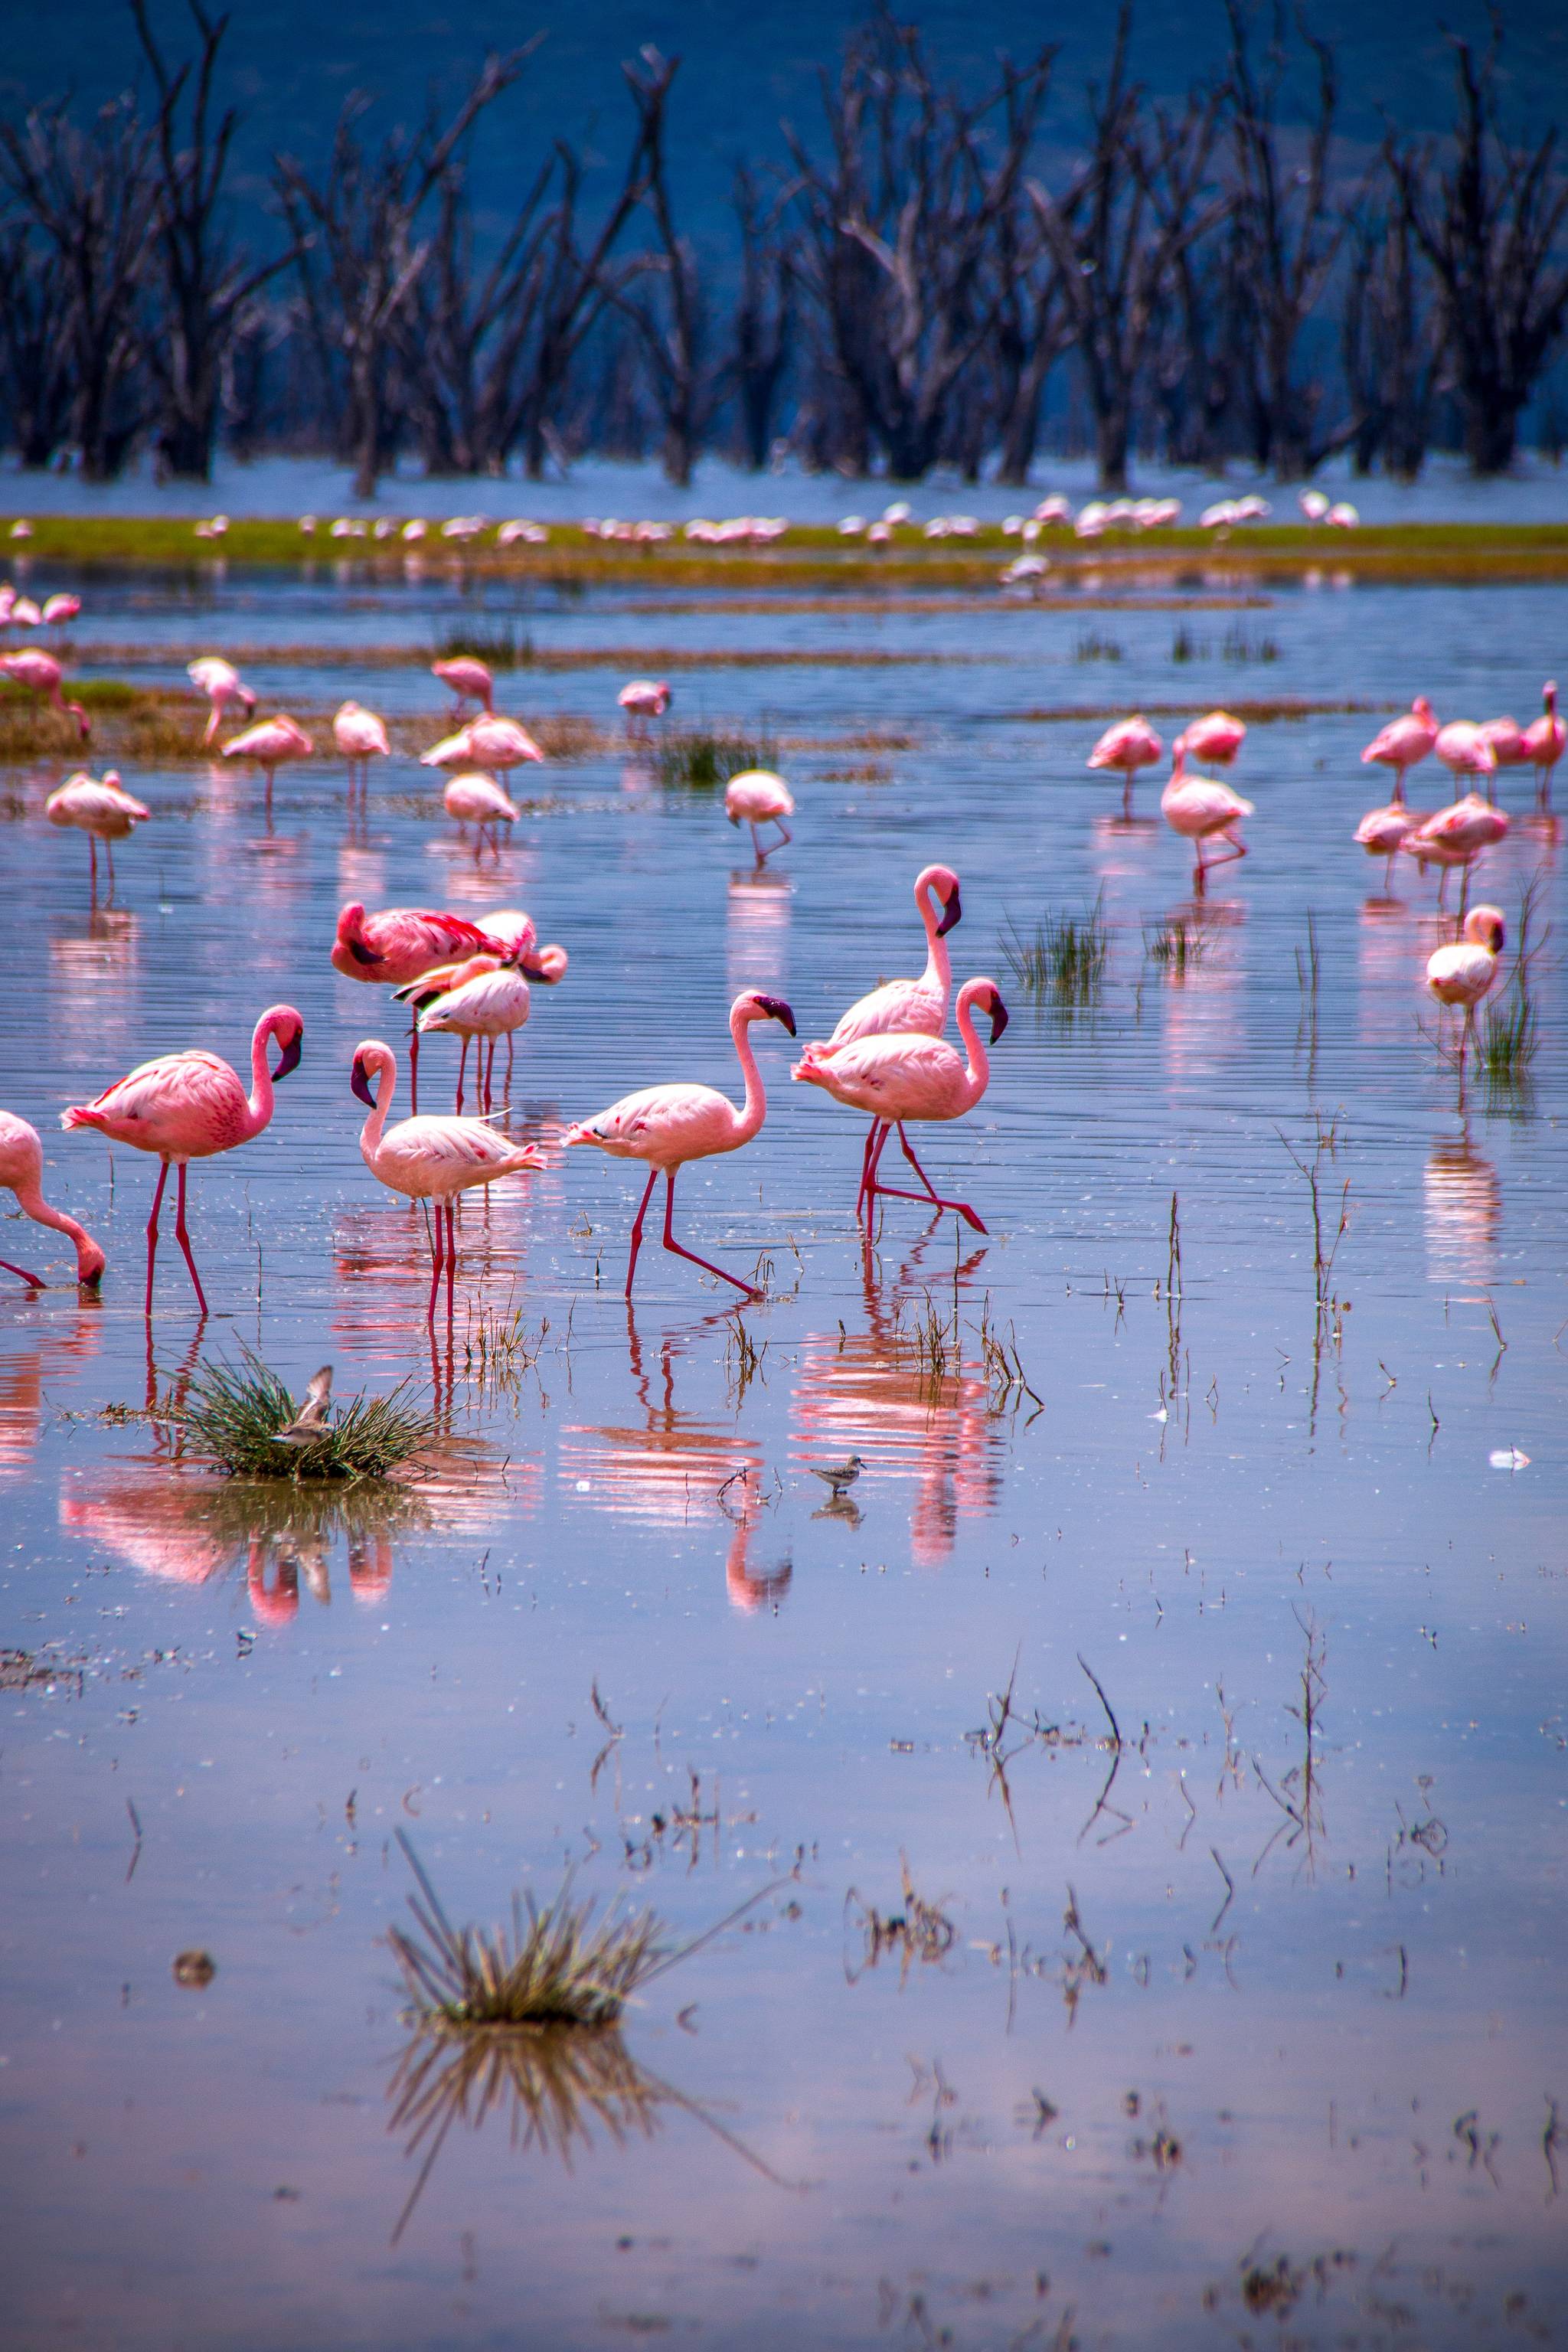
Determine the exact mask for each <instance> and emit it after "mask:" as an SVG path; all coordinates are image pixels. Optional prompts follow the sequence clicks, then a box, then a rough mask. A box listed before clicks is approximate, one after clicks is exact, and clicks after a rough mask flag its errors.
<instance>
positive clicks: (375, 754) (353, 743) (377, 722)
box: [332, 701, 392, 800]
mask: <svg viewBox="0 0 1568 2352" xmlns="http://www.w3.org/2000/svg"><path fill="white" fill-rule="evenodd" d="M332 740H333V742H334V743H335V744H336V745H337V747H338V749H339V751H341V752H342V755H343V758H344V759H345V760H346V761H348V769H349V797H350V798H351V800H352V799H353V789H354V782H355V779H356V778H357V779H358V782H359V787H360V791H361V792H362V793H363V791H364V788H365V786H366V785H367V784H368V783H369V782H370V763H371V761H373V760H375V759H382V760H386V759H390V758H391V756H392V745H391V743H390V741H389V740H387V733H386V721H385V719H383V718H381V717H380V716H379V715H378V714H377V713H376V712H375V711H374V710H367V709H365V708H364V706H363V703H359V702H353V701H350V702H345V703H343V704H342V706H341V708H340V709H339V710H338V713H337V716H336V717H335V718H334V719H333V720H332Z"/></svg>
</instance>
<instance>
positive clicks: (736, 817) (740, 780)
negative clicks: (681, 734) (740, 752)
mask: <svg viewBox="0 0 1568 2352" xmlns="http://www.w3.org/2000/svg"><path fill="white" fill-rule="evenodd" d="M724 814H725V815H726V816H727V817H728V818H729V820H730V822H731V824H749V825H750V826H751V828H752V848H753V849H754V850H755V851H756V853H757V864H758V865H759V866H765V865H766V864H767V862H768V859H769V858H770V857H771V856H772V855H773V849H782V848H783V847H784V843H785V842H786V841H793V840H794V838H795V835H793V834H792V833H791V831H790V829H789V827H788V825H786V824H785V823H784V819H785V817H786V816H793V815H794V814H795V795H794V794H793V793H791V791H790V788H789V786H788V785H787V784H786V783H785V782H784V778H783V777H782V776H775V775H774V774H773V771H772V769H771V768H745V769H742V772H741V773H740V774H739V775H738V776H731V779H730V781H729V782H728V783H727V784H726V785H725V787H724ZM760 824H776V825H777V827H778V829H779V838H778V840H777V841H775V842H774V843H773V848H772V849H764V848H763V837H762V835H761V834H760V833H759V832H758V831H757V827H758V826H759V825H760Z"/></svg>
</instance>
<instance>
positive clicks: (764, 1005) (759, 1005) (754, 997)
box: [737, 988, 795, 1037]
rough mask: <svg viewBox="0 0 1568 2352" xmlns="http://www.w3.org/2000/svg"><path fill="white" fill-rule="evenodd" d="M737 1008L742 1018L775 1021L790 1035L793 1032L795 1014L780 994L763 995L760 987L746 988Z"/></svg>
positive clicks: (793, 1033)
mask: <svg viewBox="0 0 1568 2352" xmlns="http://www.w3.org/2000/svg"><path fill="white" fill-rule="evenodd" d="M737 1010H738V1011H740V1012H741V1013H742V1019H744V1020H747V1021H777V1022H778V1023H780V1024H781V1025H782V1026H783V1027H784V1028H785V1029H787V1030H788V1031H789V1034H790V1035H791V1036H792V1037H793V1036H794V1035H795V1014H794V1013H792V1012H791V1011H790V1008H789V1006H788V1005H787V1004H786V1003H784V998H783V997H782V996H764V995H763V992H762V991H761V989H757V988H752V989H748V990H747V992H746V993H745V995H744V996H743V997H742V999H741V1002H740V1005H739V1006H738V1007H737Z"/></svg>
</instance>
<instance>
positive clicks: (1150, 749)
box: [1089, 711, 1165, 818]
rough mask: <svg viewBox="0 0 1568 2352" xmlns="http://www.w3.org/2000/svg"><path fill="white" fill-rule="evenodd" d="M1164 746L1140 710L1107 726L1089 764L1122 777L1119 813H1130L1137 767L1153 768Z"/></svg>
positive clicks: (1126, 814)
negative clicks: (1128, 717) (1129, 717)
mask: <svg viewBox="0 0 1568 2352" xmlns="http://www.w3.org/2000/svg"><path fill="white" fill-rule="evenodd" d="M1164 749H1165V747H1164V745H1163V743H1162V742H1161V740H1160V738H1159V737H1158V736H1157V735H1156V734H1155V732H1154V730H1153V729H1152V727H1151V726H1150V724H1149V721H1148V720H1147V719H1145V718H1144V717H1143V715H1142V712H1141V711H1138V712H1135V713H1134V714H1133V716H1132V717H1131V719H1118V720H1117V722H1116V724H1115V726H1114V727H1108V728H1107V729H1106V730H1105V732H1104V734H1103V735H1102V736H1101V737H1100V740H1099V742H1098V743H1097V744H1096V745H1095V747H1094V749H1093V751H1091V752H1090V753H1089V766H1090V767H1091V768H1096V769H1109V770H1112V771H1114V772H1118V773H1120V775H1121V814H1122V815H1123V817H1125V818H1131V814H1132V785H1133V782H1134V779H1135V778H1136V776H1137V773H1138V771H1139V769H1140V768H1148V767H1152V765H1153V763H1154V761H1156V760H1158V759H1159V758H1160V757H1161V756H1162V754H1163V751H1164Z"/></svg>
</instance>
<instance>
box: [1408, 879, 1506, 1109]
mask: <svg viewBox="0 0 1568 2352" xmlns="http://www.w3.org/2000/svg"><path fill="white" fill-rule="evenodd" d="M1507 938H1508V928H1507V926H1506V924H1505V923H1504V921H1503V919H1502V915H1501V913H1500V909H1499V908H1496V907H1472V908H1470V911H1469V913H1468V915H1467V916H1466V917H1465V925H1464V930H1463V933H1462V935H1461V937H1460V938H1458V939H1457V940H1454V941H1453V942H1452V944H1451V945H1450V946H1448V947H1446V948H1438V949H1437V950H1436V952H1435V953H1434V954H1432V955H1429V956H1428V957H1427V959H1426V988H1427V992H1428V993H1429V994H1431V995H1433V996H1435V997H1436V1000H1437V1002H1438V1003H1439V1004H1447V1005H1452V1006H1456V1007H1458V1006H1462V1007H1463V1009H1464V1014H1465V1025H1464V1028H1463V1030H1462V1032H1461V1033H1460V1037H1459V1078H1460V1082H1461V1084H1462V1083H1463V1080H1464V1075H1465V1055H1466V1052H1467V1050H1468V1046H1469V1042H1470V1037H1471V1034H1472V1033H1473V1032H1474V1029H1475V1025H1476V1007H1477V1005H1478V1004H1479V1003H1480V1001H1481V999H1482V997H1483V996H1485V995H1486V993H1487V992H1488V990H1489V988H1491V986H1492V985H1493V983H1494V982H1495V981H1496V979H1497V976H1498V958H1499V957H1500V955H1501V953H1502V950H1503V944H1504V942H1505V940H1507Z"/></svg>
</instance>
